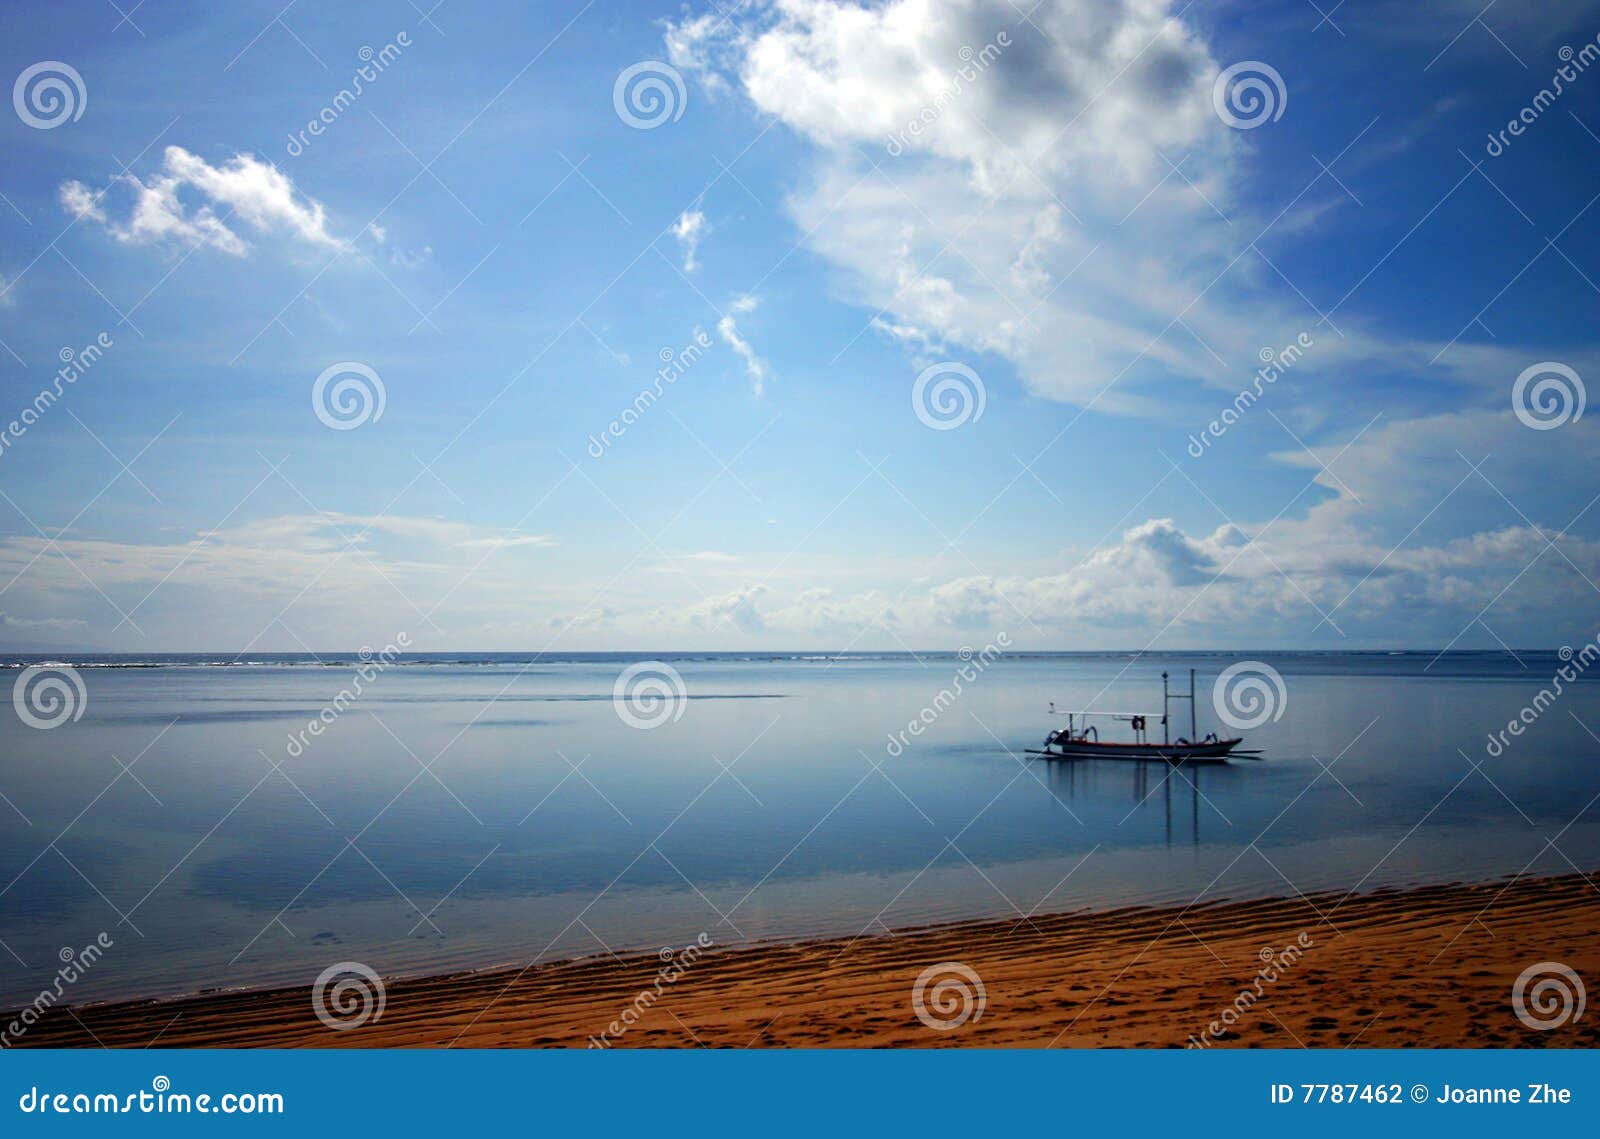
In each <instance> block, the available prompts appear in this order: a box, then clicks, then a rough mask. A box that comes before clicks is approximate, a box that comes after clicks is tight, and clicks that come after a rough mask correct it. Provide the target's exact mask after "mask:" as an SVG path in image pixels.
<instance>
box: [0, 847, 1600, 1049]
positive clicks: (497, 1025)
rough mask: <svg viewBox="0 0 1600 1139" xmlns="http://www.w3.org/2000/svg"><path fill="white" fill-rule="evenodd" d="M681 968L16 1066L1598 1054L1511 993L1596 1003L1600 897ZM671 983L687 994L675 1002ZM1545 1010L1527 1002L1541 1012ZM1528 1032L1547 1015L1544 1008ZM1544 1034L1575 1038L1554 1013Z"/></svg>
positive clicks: (1384, 906) (86, 1032)
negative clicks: (1032, 1052)
mask: <svg viewBox="0 0 1600 1139" xmlns="http://www.w3.org/2000/svg"><path fill="white" fill-rule="evenodd" d="M531 952H532V950H530V953H531ZM1269 958H1270V960H1269ZM674 962H676V964H675V965H674V964H671V963H668V962H666V961H664V960H663V959H662V957H661V956H659V955H656V954H650V955H642V956H633V957H621V958H613V957H604V958H587V959H582V960H576V961H565V962H554V963H550V964H541V965H537V966H532V967H529V968H526V969H498V970H487V971H482V972H477V973H467V974H455V975H447V976H436V977H421V978H390V979H388V980H387V981H386V983H385V984H384V989H385V994H384V998H385V999H384V1007H383V1010H382V1015H381V1017H378V1018H376V1019H373V1018H371V1017H370V1016H369V1018H368V1019H367V1021H366V1023H364V1024H362V1025H361V1026H360V1027H358V1028H353V1029H347V1030H342V1031H334V1030H332V1029H330V1028H329V1027H327V1026H326V1025H325V1024H324V1023H323V1021H322V1020H321V1019H319V1018H318V1016H317V1015H316V1011H315V1009H314V1007H313V1001H312V993H311V989H310V988H309V987H301V988H293V989H273V990H261V991H253V992H236V993H224V994H215V995H208V996H197V997H188V998H184V999H181V1000H174V1001H143V1002H129V1003H123V1004H105V1005H92V1006H84V1007H80V1008H74V1009H67V1008H56V1009H52V1010H50V1011H49V1012H48V1013H47V1014H46V1015H45V1016H44V1017H43V1018H42V1019H41V1020H40V1022H39V1023H38V1024H37V1025H35V1026H33V1027H31V1028H29V1029H28V1031H27V1032H26V1033H25V1034H24V1035H23V1036H22V1037H21V1038H20V1039H18V1040H16V1041H15V1043H16V1044H17V1045H20V1046H46V1045H50V1046H58V1047H60V1046H79V1047H95V1046H99V1045H104V1046H108V1047H145V1046H147V1045H151V1044H154V1045H155V1046H156V1047H173V1046H180V1047H319V1048H325V1047H366V1048H388V1047H417V1048H440V1047H447V1046H453V1047H512V1048H521V1047H579V1048H581V1047H586V1046H593V1044H594V1043H600V1044H602V1045H603V1046H606V1047H702V1046H703V1047H733V1048H744V1047H784V1048H809V1047H851V1048H856V1047H913V1048H922V1047H962V1046H968V1047H972V1046H978V1047H1018V1048H1044V1047H1071V1048H1086V1047H1106V1046H1110V1047H1144V1048H1173V1047H1184V1046H1190V1047H1194V1046H1197V1045H1203V1046H1205V1047H1217V1048H1230V1047H1250V1048H1259V1047H1300V1046H1306V1047H1342V1046H1346V1045H1355V1046H1357V1047H1406V1046H1442V1047H1449V1046H1470V1047H1526V1046H1533V1047H1595V1046H1596V1045H1600V1014H1596V1013H1594V1012H1592V1011H1591V1012H1587V1013H1585V1014H1584V1015H1583V1016H1581V1017H1576V1018H1572V1017H1570V1016H1569V1018H1568V1019H1567V1020H1566V1022H1565V1023H1564V1024H1562V1025H1561V1026H1560V1027H1557V1028H1553V1029H1550V1030H1539V1029H1537V1028H1530V1027H1528V1026H1527V1025H1525V1024H1524V1023H1523V1022H1522V1021H1521V1020H1519V1018H1518V1016H1517V1013H1516V1010H1515V1009H1514V1007H1513V1000H1512V993H1513V988H1514V986H1515V984H1516V982H1517V979H1518V977H1519V975H1520V974H1522V972H1523V971H1524V970H1525V969H1527V968H1529V967H1530V966H1534V965H1537V964H1539V963H1543V962H1556V963H1560V964H1562V965H1565V966H1567V967H1568V968H1570V969H1571V970H1573V971H1575V972H1576V974H1577V975H1578V976H1579V977H1580V978H1583V979H1586V980H1587V981H1589V982H1590V983H1595V982H1596V980H1597V979H1600V888H1597V887H1596V885H1595V884H1593V880H1592V879H1591V878H1589V877H1586V876H1583V875H1577V874H1574V875H1567V876H1561V877H1553V878H1537V879H1534V878H1528V879H1521V880H1518V881H1513V882H1510V883H1507V882H1497V883H1489V884H1479V885H1449V886H1437V887H1426V888H1418V889H1412V890H1403V891H1383V892H1377V893H1371V894H1358V895H1351V896H1346V895H1342V894H1338V893H1333V894H1319V895H1311V896H1308V897H1295V898H1284V899H1276V900H1258V901H1248V902H1220V903H1211V904H1206V905H1197V906H1190V907H1187V908H1181V909H1180V908H1164V909H1159V908H1129V909H1121V910H1114V911H1110V912H1097V913H1070V914H1055V915H1047V916H1034V917H1032V918H1020V917H1019V918H1017V919H1014V920H1004V921H995V922H972V923H962V924H957V925H947V926H937V927H931V928H925V929H913V930H902V931H897V932H896V933H894V934H889V935H875V936H871V937H860V938H856V939H854V940H846V939H835V940H819V941H811V942H804V943H799V944H766V945H756V946H752V947H748V948H738V949H725V950H724V949H717V948H714V947H713V948H711V949H708V950H705V951H703V953H701V951H699V950H691V951H689V952H687V953H686V952H684V950H683V948H682V947H679V948H678V950H677V955H676V957H675V958H674ZM949 963H959V964H960V965H961V966H963V967H964V968H965V969H966V970H968V971H969V972H967V973H965V974H962V973H960V972H958V971H952V970H949V969H945V970H944V971H942V972H940V971H937V970H935V971H934V973H933V974H930V975H929V977H928V979H927V980H926V981H925V982H924V985H923V988H922V994H921V1000H920V1009H921V1013H922V1016H919V1013H918V1009H919V1002H918V999H917V996H916V993H915V990H916V987H917V984H918V980H919V977H922V976H923V975H924V972H925V971H927V970H931V969H934V967H936V966H942V965H947V964H949ZM674 969H677V970H679V971H681V975H679V976H677V977H676V978H675V979H671V980H668V979H665V977H664V976H663V975H664V974H665V973H670V972H672V971H674ZM980 987H981V992H980ZM1537 991H1538V990H1537V988H1534V989H1530V990H1529V994H1528V999H1529V1003H1530V1005H1536V1004H1537V1002H1536V999H1535V998H1536V995H1537ZM356 1007H357V1006H355V1005H352V1006H351V1009H350V1013H351V1016H352V1017H353V1016H354V1014H355V1011H356ZM369 1011H370V1010H369ZM1528 1012H1529V1014H1530V1016H1535V1017H1537V1016H1539V1015H1540V1013H1539V1009H1538V1008H1537V1007H1530V1008H1529V1009H1528ZM963 1013H964V1014H965V1015H964V1016H963ZM10 1019H12V1018H11V1017H4V1018H0V1023H4V1021H7V1020H10ZM1544 1019H1546V1020H1548V1021H1551V1022H1554V1021H1557V1020H1560V1019H1561V1017H1560V1016H1559V1012H1558V1011H1553V1012H1552V1013H1551V1014H1549V1015H1547V1016H1545V1017H1544ZM927 1022H931V1024H930V1023H927Z"/></svg>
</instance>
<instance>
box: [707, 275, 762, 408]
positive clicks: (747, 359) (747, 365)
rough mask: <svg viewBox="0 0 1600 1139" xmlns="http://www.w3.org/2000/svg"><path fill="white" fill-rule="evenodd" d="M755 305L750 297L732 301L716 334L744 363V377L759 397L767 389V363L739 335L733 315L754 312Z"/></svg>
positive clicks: (754, 299)
mask: <svg viewBox="0 0 1600 1139" xmlns="http://www.w3.org/2000/svg"><path fill="white" fill-rule="evenodd" d="M756 304H757V301H756V298H755V297H750V296H745V297H740V298H739V299H738V300H736V301H734V302H733V304H731V305H729V306H728V311H727V313H726V314H725V315H724V316H723V317H722V319H721V320H719V321H717V334H718V335H719V336H721V337H722V339H723V342H724V343H726V344H727V345H728V346H729V347H730V348H732V349H733V350H734V351H735V352H737V353H738V354H739V358H740V359H741V360H743V361H744V371H745V375H747V376H749V377H750V382H751V383H752V384H753V385H755V392H756V395H760V394H761V393H762V392H764V391H766V387H767V376H768V374H769V369H768V367H767V362H766V361H765V360H763V359H762V358H761V357H760V356H759V355H758V354H757V353H756V350H755V347H754V346H753V345H752V344H751V343H750V342H749V341H748V340H746V339H745V338H744V337H742V336H740V335H739V325H738V322H737V321H735V320H734V314H735V313H740V314H743V313H748V312H754V311H755V309H756Z"/></svg>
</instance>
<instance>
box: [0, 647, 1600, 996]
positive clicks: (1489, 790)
mask: <svg viewBox="0 0 1600 1139" xmlns="http://www.w3.org/2000/svg"><path fill="white" fill-rule="evenodd" d="M644 661H654V662H659V663H656V664H645V665H643V666H642V667H634V666H638V665H640V664H641V662H644ZM1247 661H1251V662H1256V663H1255V664H1254V665H1251V666H1250V667H1249V668H1247V669H1246V670H1245V672H1244V674H1243V675H1244V676H1245V677H1250V676H1255V677H1257V678H1262V677H1265V679H1264V680H1263V681H1262V684H1261V686H1259V687H1257V688H1256V689H1254V690H1253V691H1239V692H1234V693H1233V694H1234V695H1235V696H1237V697H1238V698H1239V699H1241V700H1244V701H1245V706H1243V707H1242V710H1241V708H1239V707H1235V708H1233V709H1232V711H1231V712H1230V714H1231V715H1233V716H1234V718H1235V719H1243V720H1246V721H1248V720H1249V719H1252V718H1254V719H1260V720H1261V721H1262V722H1261V723H1259V724H1258V725H1256V726H1253V727H1251V728H1249V729H1248V730H1245V731H1244V732H1243V734H1244V735H1245V737H1246V739H1247V741H1248V744H1247V746H1249V747H1251V748H1254V749H1259V750H1260V751H1261V752H1262V755H1261V758H1260V759H1259V761H1251V760H1244V761H1239V762H1235V763H1231V764H1228V765H1226V766H1220V767H1204V768H1197V769H1192V770H1191V769H1183V770H1180V771H1176V772H1174V771H1172V770H1171V769H1169V768H1167V767H1166V765H1164V764H1139V763H1132V762H1125V761H1124V762H1111V761H1092V762H1076V763H1048V762H1040V761H1037V760H1034V759H1032V758H1030V757H1029V756H1027V755H1026V754H1024V750H1025V749H1027V748H1031V747H1037V746H1038V745H1039V743H1040V741H1041V740H1042V738H1043V736H1044V735H1045V733H1046V731H1048V730H1049V729H1050V728H1051V727H1055V726H1059V724H1060V721H1059V720H1053V719H1052V718H1051V717H1050V716H1049V715H1048V705H1049V702H1051V701H1054V702H1055V703H1056V705H1057V706H1058V707H1060V708H1063V709H1066V708H1079V707H1092V708H1095V709H1105V710H1109V711H1135V712H1151V713H1156V714H1159V712H1160V709H1161V672H1162V670H1163V669H1166V670H1168V671H1170V672H1171V674H1172V677H1173V685H1174V689H1175V690H1180V691H1183V692H1187V687H1188V670H1189V669H1190V668H1193V669H1196V670H1197V672H1198V674H1199V681H1198V689H1197V692H1198V699H1197V701H1196V704H1197V719H1198V731H1199V732H1200V733H1201V734H1204V733H1205V732H1208V731H1213V730H1216V731H1218V732H1219V734H1236V733H1232V732H1224V731H1223V728H1224V727H1225V725H1223V724H1221V723H1220V722H1219V714H1218V711H1217V710H1216V707H1215V700H1214V685H1215V682H1216V680H1217V678H1218V676H1219V675H1220V674H1223V673H1224V671H1225V670H1227V669H1228V668H1229V667H1230V666H1233V665H1236V664H1241V663H1243V662H1247ZM0 663H3V664H5V665H8V666H10V667H9V670H7V671H4V672H0V680H4V682H5V683H6V685H7V686H8V688H12V689H13V692H12V694H13V697H14V699H13V706H12V707H8V708H6V709H5V710H4V714H3V715H0V757H3V758H0V796H3V799H0V1007H4V1006H18V1005H22V1004H26V1003H29V1002H31V1001H33V999H34V998H35V997H36V996H37V995H38V993H39V992H40V991H41V989H43V988H46V987H49V986H52V985H53V984H54V980H55V977H56V974H57V969H58V967H59V963H60V961H61V960H63V959H64V957H65V955H66V954H67V953H70V952H71V951H72V950H73V949H81V947H83V946H85V945H88V944H90V943H91V942H94V941H95V940H96V939H97V938H99V937H101V935H104V941H106V942H109V943H110V948H107V949H106V950H105V951H104V955H103V957H102V959H101V960H99V961H98V962H97V963H95V964H94V965H93V967H92V968H91V969H89V970H88V972H87V973H85V974H84V975H83V976H82V978H81V979H80V980H78V981H77V982H76V984H74V985H73V986H72V987H71V991H70V999H71V1000H73V1001H84V1000H102V999H112V998H122V997H130V996H157V995H173V994H179V993H186V992H196V991H201V990H206V989H216V988H232V987H241V986H252V985H262V984H276V983H292V984H309V983H310V982H312V981H313V980H314V979H315V978H316V977H317V975H318V974H319V973H320V972H321V971H322V970H323V969H325V968H327V967H328V966H330V965H333V964H335V963H337V962H341V961H359V962H362V963H364V964H366V965H368V966H369V967H371V968H373V969H376V970H377V971H379V972H381V973H385V974H390V973H417V972H431V971H437V970H449V969H461V968H476V967H483V966H490V965H497V964H517V965H525V964H527V963H529V962H532V961H535V960H539V961H549V960H554V959H559V958H563V957H573V956H580V955H589V954H596V953H606V952H623V951H628V950H656V949H659V948H661V947H663V946H667V945H683V944H686V943H687V942H689V941H691V940H693V939H695V938H696V937H697V936H698V935H700V934H701V933H705V934H706V935H708V936H709V938H710V939H711V940H712V941H713V942H714V943H716V944H718V945H727V944H734V943H739V942H747V941H751V940H755V939H761V938H799V937H809V936H817V935H844V936H854V935H857V934H862V933H868V934H870V933H880V932H883V931H884V930H888V929H895V928H900V927H905V926H913V925H921V924H926V923H931V922H940V921H951V920H960V919H971V918H1007V917H1010V918H1014V919H1016V920H1018V921H1021V920H1024V918H1025V917H1026V916H1027V915H1029V914H1032V913H1044V912H1056V911H1064V910H1072V909H1081V908H1109V907H1115V906H1122V905H1127V904H1131V903H1145V904H1155V903H1172V902H1178V903H1184V902H1191V901H1195V900H1197V899H1198V900H1206V901H1210V900H1217V899H1221V898H1229V897H1246V896H1259V895H1288V894H1293V893H1296V892H1306V893H1310V892H1313V891H1321V890H1329V889H1352V888H1358V889H1362V890H1372V889H1377V888H1380V887H1386V886H1395V885H1402V884H1408V883H1419V882H1441V881H1455V880H1487V879H1493V878H1496V877H1501V876H1509V875H1515V874H1521V873H1528V874H1539V873H1566V872H1571V871H1572V870H1574V869H1575V868H1581V869H1583V870H1586V871H1587V870H1590V869H1594V868H1596V867H1600V808H1596V807H1595V805H1594V803H1595V797H1596V796H1597V795H1600V669H1595V670H1594V675H1593V677H1592V678H1591V675H1590V674H1588V673H1585V674H1583V675H1581V676H1579V677H1578V679H1577V680H1576V682H1575V683H1568V682H1567V681H1565V680H1562V681H1560V686H1561V688H1562V691H1561V692H1560V694H1559V695H1557V694H1555V692H1554V688H1553V686H1552V681H1553V680H1554V678H1556V676H1557V673H1558V670H1560V669H1562V668H1563V667H1567V668H1569V669H1577V668H1578V667H1579V663H1580V662H1577V661H1574V662H1572V664H1570V665H1564V662H1563V660H1562V659H1561V658H1560V657H1559V656H1558V655H1557V654H1555V653H1544V652H1530V653H1520V654H1518V655H1517V656H1513V655H1511V654H1509V653H1450V654H1445V655H1442V656H1438V655H1435V654H1431V653H1326V654H1322V653H1306V654H1282V653H1256V654H1249V653H1243V654H1241V653H1227V654H1201V655H1187V656H1184V655H1164V656H1162V657H1160V658H1156V657H1138V656H1134V655H1130V654H1024V653H1005V654H1003V655H1001V656H1000V657H999V658H998V659H995V660H992V661H986V660H984V659H983V658H982V657H979V658H976V659H973V660H970V661H968V660H963V659H962V657H961V656H958V655H956V654H922V655H915V656H913V655H910V654H895V655H871V654H852V655H845V656H839V657H830V656H827V655H823V654H814V655H806V654H792V655H786V654H774V655H734V654H722V655H718V654H710V655H707V654H699V655H691V654H661V655H659V656H655V657H648V658H646V657H640V656H638V655H636V654H629V655H611V654H595V655H587V656H566V657H539V658H533V657H528V656H518V655H516V654H439V655H420V656H410V657H406V658H403V659H402V660H400V661H397V662H386V661H381V660H380V661H372V662H365V663H364V662H363V661H362V660H361V659H359V658H357V657H356V656H355V655H353V654H345V655H338V654H332V655H323V656H321V657H320V658H313V657H311V656H309V655H305V654H257V655H255V656H253V657H251V658H249V659H237V658H233V657H229V656H214V657H208V656H193V655H190V656H156V657H144V658H134V657H122V656H82V657H72V658H70V659H67V660H65V661H55V662H51V661H50V658H48V657H42V656H13V657H9V658H5V659H4V660H0ZM46 663H50V664H54V665H59V664H62V663H66V664H70V665H71V666H72V669H73V676H75V678H76V680H77V682H79V683H81V685H82V688H81V692H79V691H73V688H72V684H73V682H72V679H71V678H68V679H67V681H66V685H65V687H58V688H57V690H56V692H55V693H54V695H55V696H57V697H58V698H59V699H60V700H64V701H66V703H65V705H62V704H61V703H59V702H58V703H57V704H54V705H50V704H48V702H46V703H45V704H41V705H39V706H37V707H35V706H33V705H30V704H28V703H27V702H26V693H25V692H23V691H22V689H21V688H19V687H18V686H22V685H24V680H25V678H26V680H27V682H28V683H34V682H38V681H40V680H43V679H48V675H49V674H47V673H28V672H27V671H26V667H27V666H29V665H39V664H46ZM1258 665H1259V666H1266V668H1267V669H1270V670H1271V671H1272V673H1276V675H1277V677H1280V678H1281V687H1279V686H1277V685H1276V683H1275V682H1274V680H1273V677H1272V675H1271V673H1268V672H1265V671H1264V670H1263V669H1261V668H1259V667H1257V666H1258ZM362 668H364V670H365V673H366V675H365V676H362V675H360V674H359V673H358V669H362ZM630 668H633V672H632V673H631V674H630V675H629V676H628V677H626V678H624V691H623V693H622V696H621V697H620V698H619V695H618V690H617V685H618V681H619V676H621V675H622V674H623V673H624V671H625V670H628V669H630ZM56 675H58V676H59V675H60V674H56ZM1541 690H1546V697H1541V696H1540V693H1541ZM1230 691H1231V689H1230ZM341 692H343V693H345V695H344V696H342V697H341V695H340V694H341ZM45 695H49V694H48V693H47V694H45ZM630 695H631V696H632V697H635V699H629V698H628V697H629V696H630ZM43 698H44V697H41V699H43ZM1251 698H1259V701H1264V703H1261V702H1258V703H1257V704H1255V705H1249V703H1248V701H1249V700H1250V699H1251ZM652 701H653V702H652ZM19 702H20V704H19ZM63 707H64V708H65V713H63ZM1172 707H1173V728H1172V734H1173V735H1174V736H1177V735H1187V734H1188V731H1189V728H1188V710H1187V706H1186V705H1184V704H1174V705H1173V706H1172ZM19 708H24V709H27V710H28V713H29V716H30V717H31V718H33V719H35V720H39V721H40V722H49V720H50V719H51V718H52V717H54V718H58V719H60V720H61V722H60V723H59V724H57V725H56V726H54V727H48V728H39V727H33V726H30V724H29V723H28V722H26V721H25V719H24V718H23V716H22V715H21V714H20V711H19ZM74 716H75V717H76V718H74ZM1519 717H1521V719H1523V720H1528V721H1530V723H1529V724H1528V725H1527V726H1526V727H1524V728H1523V730H1522V734H1520V735H1516V736H1513V735H1510V734H1509V733H1507V734H1506V735H1505V737H1504V740H1503V741H1497V742H1495V743H1493V744H1491V740H1490V735H1491V733H1495V732H1503V731H1504V730H1505V728H1506V725H1507V723H1508V722H1509V721H1511V720H1513V719H1519ZM313 722H315V723H316V724H317V725H318V728H317V729H316V730H312V729H311V728H310V725H311V724H312V723H313ZM912 722H915V723H916V724H917V725H918V730H917V731H916V732H913V731H911V730H910V728H909V725H910V724H911V723H912ZM1520 722H1521V720H1519V723H1520ZM1151 723H1152V729H1153V731H1155V732H1156V733H1159V731H1160V728H1159V726H1158V725H1157V724H1156V722H1155V721H1154V720H1152V722H1151ZM1127 727H1128V726H1127V725H1126V724H1124V723H1118V722H1115V721H1109V720H1108V721H1105V722H1104V723H1103V724H1102V728H1101V730H1102V732H1103V733H1104V735H1105V738H1107V739H1113V738H1127V737H1126V732H1127ZM103 943H104V942H103Z"/></svg>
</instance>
